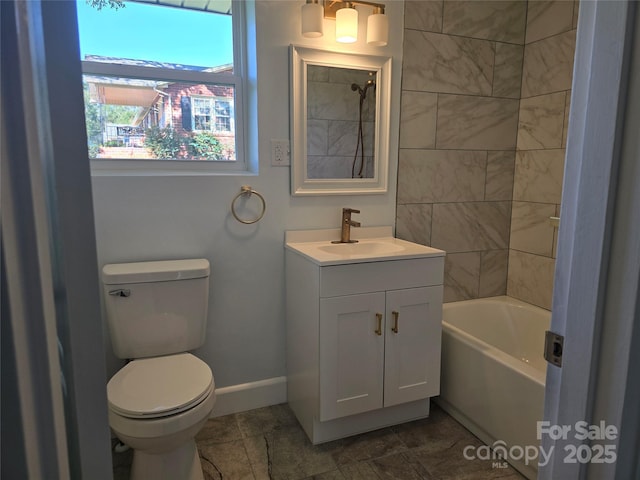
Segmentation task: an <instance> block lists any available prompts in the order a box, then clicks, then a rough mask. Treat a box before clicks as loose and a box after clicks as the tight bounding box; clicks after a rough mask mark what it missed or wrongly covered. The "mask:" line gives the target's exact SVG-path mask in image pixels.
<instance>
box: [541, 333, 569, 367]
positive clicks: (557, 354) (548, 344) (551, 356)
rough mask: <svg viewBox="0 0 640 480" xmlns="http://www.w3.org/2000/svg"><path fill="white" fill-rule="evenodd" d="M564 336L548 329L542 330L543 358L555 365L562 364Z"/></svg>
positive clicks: (559, 365)
mask: <svg viewBox="0 0 640 480" xmlns="http://www.w3.org/2000/svg"><path fill="white" fill-rule="evenodd" d="M563 346H564V337H563V336H562V335H559V334H557V333H554V332H552V331H550V330H547V331H546V332H544V359H545V360H546V361H547V362H549V363H550V364H552V365H555V366H556V367H561V366H562V349H563Z"/></svg>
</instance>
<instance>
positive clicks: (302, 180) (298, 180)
mask: <svg viewBox="0 0 640 480" xmlns="http://www.w3.org/2000/svg"><path fill="white" fill-rule="evenodd" d="M307 65H320V66H325V67H337V68H349V69H360V70H368V71H372V72H376V78H377V80H376V82H377V86H376V90H375V91H376V124H375V145H374V174H373V178H344V179H343V178H329V179H317V178H309V177H308V175H307ZM290 93H291V103H290V105H291V159H292V165H291V194H292V195H370V194H376V193H385V192H386V191H387V188H388V173H389V110H390V101H391V58H389V57H378V56H373V55H360V54H352V53H339V52H331V51H326V50H317V49H313V48H306V47H299V46H295V45H292V46H291V89H290Z"/></svg>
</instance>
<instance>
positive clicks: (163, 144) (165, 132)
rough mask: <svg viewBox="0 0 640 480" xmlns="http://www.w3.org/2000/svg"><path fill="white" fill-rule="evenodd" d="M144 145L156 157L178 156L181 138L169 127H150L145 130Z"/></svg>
mask: <svg viewBox="0 0 640 480" xmlns="http://www.w3.org/2000/svg"><path fill="white" fill-rule="evenodd" d="M144 133H145V138H144V146H145V147H147V148H148V149H149V150H151V153H152V154H153V155H154V156H155V157H156V158H165V159H171V158H178V155H179V154H180V149H181V147H182V139H181V138H180V137H179V136H178V135H177V134H176V132H175V131H174V130H173V128H171V127H166V128H160V127H151V128H148V129H146V130H145V132H144Z"/></svg>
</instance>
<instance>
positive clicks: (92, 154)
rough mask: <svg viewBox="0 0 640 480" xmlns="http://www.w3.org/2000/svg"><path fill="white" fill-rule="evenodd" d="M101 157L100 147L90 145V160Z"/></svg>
mask: <svg viewBox="0 0 640 480" xmlns="http://www.w3.org/2000/svg"><path fill="white" fill-rule="evenodd" d="M98 155H100V145H95V144H93V145H89V158H98Z"/></svg>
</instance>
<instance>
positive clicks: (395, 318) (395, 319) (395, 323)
mask: <svg viewBox="0 0 640 480" xmlns="http://www.w3.org/2000/svg"><path fill="white" fill-rule="evenodd" d="M391 315H393V327H391V331H392V332H393V333H398V317H399V316H400V314H399V313H398V312H391Z"/></svg>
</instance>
